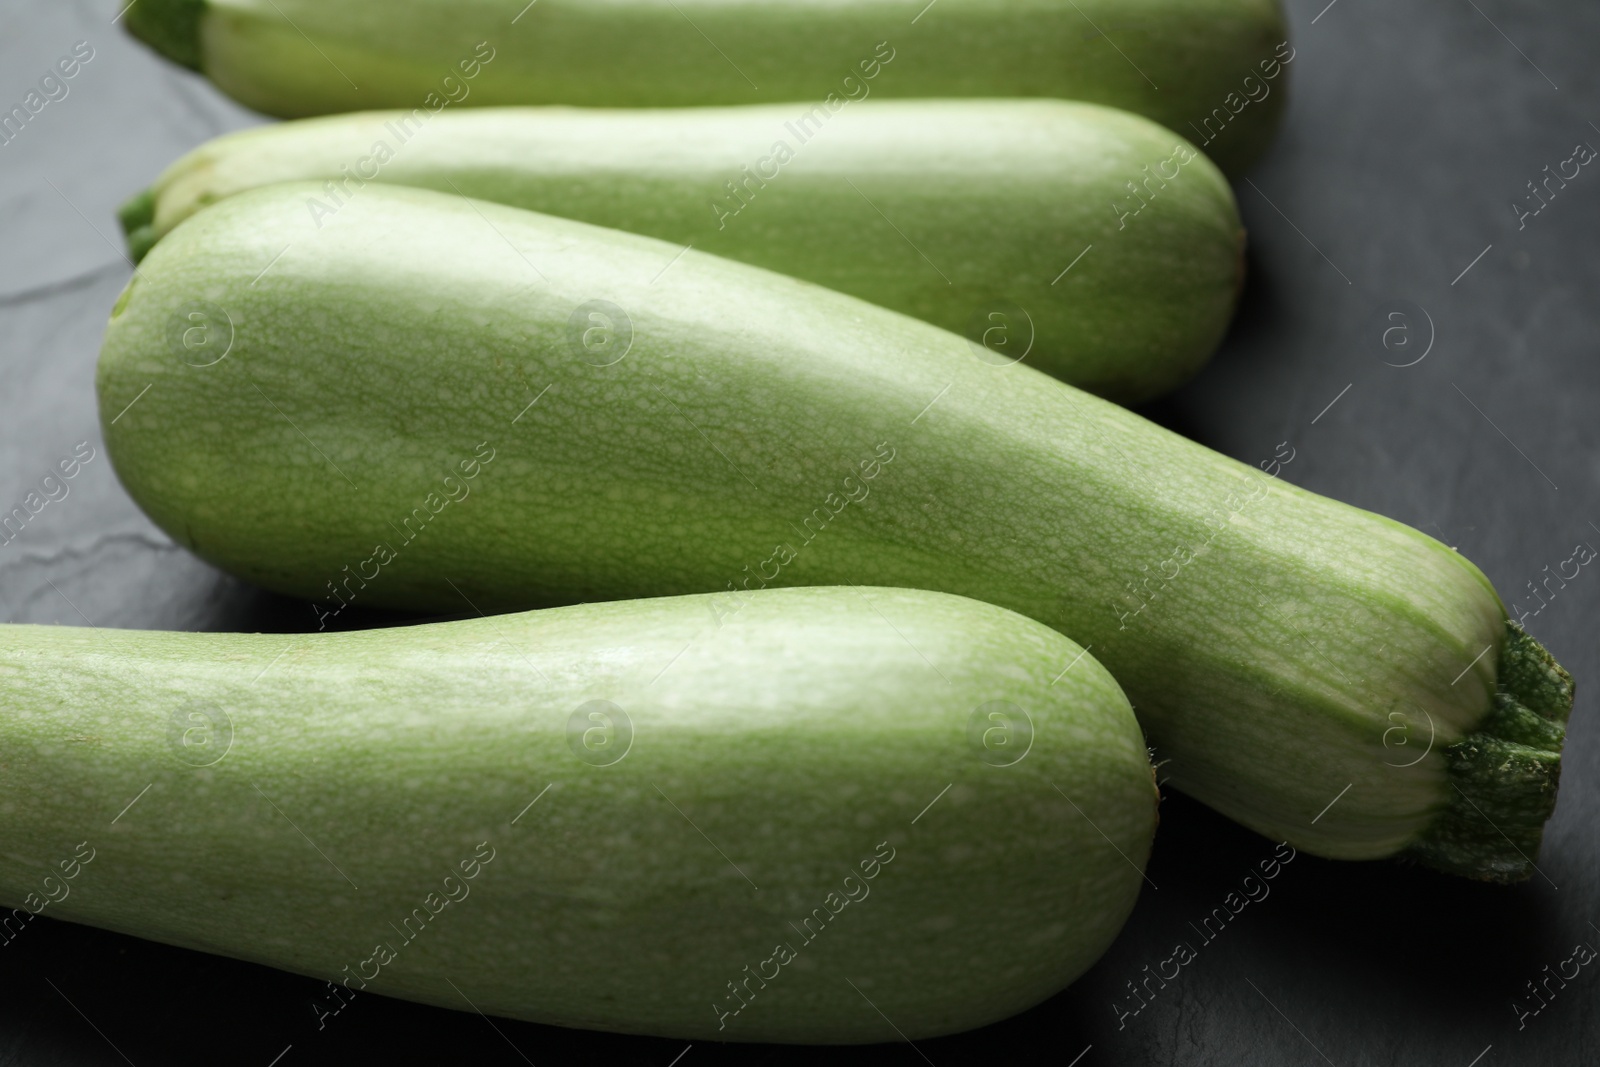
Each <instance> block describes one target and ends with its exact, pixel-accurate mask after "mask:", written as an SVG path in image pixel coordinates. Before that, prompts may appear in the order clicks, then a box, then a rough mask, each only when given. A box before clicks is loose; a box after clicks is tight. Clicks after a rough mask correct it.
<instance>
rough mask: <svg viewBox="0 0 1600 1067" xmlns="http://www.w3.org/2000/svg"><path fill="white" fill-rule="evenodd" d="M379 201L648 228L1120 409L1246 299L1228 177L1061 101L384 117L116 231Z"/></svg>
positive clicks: (1162, 133)
mask: <svg viewBox="0 0 1600 1067" xmlns="http://www.w3.org/2000/svg"><path fill="white" fill-rule="evenodd" d="M293 180H315V181H318V182H323V183H325V184H324V185H323V188H322V190H321V191H320V192H319V193H318V194H316V195H315V196H308V197H307V198H306V205H305V210H306V213H307V215H308V216H309V217H310V218H311V219H312V220H313V222H316V223H324V222H325V221H326V220H328V219H330V218H332V217H333V216H334V215H335V214H336V213H337V212H339V211H340V210H342V208H343V205H344V204H346V203H347V202H348V201H349V200H351V199H353V198H355V197H357V196H360V195H362V193H363V191H364V190H365V189H366V188H367V187H368V185H369V183H371V182H384V183H395V184H400V185H412V186H418V187H422V188H430V189H436V190H438V191H440V192H444V193H459V194H462V195H465V196H470V197H475V198H478V199H483V200H493V201H496V202H497V203H504V204H511V205H513V206H516V207H525V208H531V209H533V210H536V211H542V212H546V213H548V214H552V215H562V216H565V217H567V218H575V219H581V220H583V221H585V222H592V223H595V224H597V225H601V226H612V227H615V228H617V229H622V230H631V231H633V232H635V233H643V234H648V235H649V236H651V237H659V238H662V239H663V240H667V241H672V242H675V243H676V244H678V245H679V246H691V245H692V246H693V247H694V248H695V249H696V250H698V251H702V252H714V253H716V254H718V255H723V256H727V257H729V258H731V259H737V260H740V261H742V262H746V263H753V264H755V265H756V266H760V267H767V268H768V269H771V270H775V271H778V272H780V273H783V274H792V275H794V276H796V277H799V278H804V279H806V280H807V281H813V282H817V283H818V284H820V285H826V286H828V287H829V288H832V289H838V290H840V291H841V292H846V293H850V294H851V295H853V296H859V297H861V298H862V299H865V300H869V301H871V302H872V303H875V304H881V305H883V306H884V307H888V308H892V309H893V310H896V311H901V312H904V313H906V314H908V315H914V316H916V317H917V318H920V319H925V320H927V321H929V322H932V323H935V324H937V325H939V326H943V327H945V328H946V329H949V330H952V331H954V332H956V333H961V334H963V335H965V336H967V337H969V338H970V339H972V340H974V341H976V342H978V343H986V344H987V345H988V347H989V348H990V349H991V351H992V358H994V359H995V360H996V361H997V362H998V361H1002V360H1011V359H1024V360H1026V361H1027V362H1028V364H1029V365H1030V366H1033V367H1037V368H1039V369H1041V370H1043V371H1045V372H1047V373H1050V374H1053V375H1055V376H1057V377H1060V378H1063V379H1065V380H1067V381H1070V382H1072V383H1073V384H1075V385H1078V386H1081V387H1083V388H1086V389H1090V390H1092V391H1094V392H1097V393H1099V394H1101V395H1103V396H1107V397H1109V398H1111V399H1115V400H1119V401H1123V402H1133V401H1140V400H1148V399H1150V398H1152V397H1154V396H1156V395H1159V394H1160V393H1163V392H1166V391H1168V390H1170V389H1172V388H1174V387H1176V386H1177V385H1179V384H1181V383H1182V382H1183V381H1185V380H1187V379H1188V378H1189V377H1190V376H1191V375H1192V374H1194V373H1195V372H1196V371H1197V370H1199V369H1200V367H1201V366H1202V365H1203V364H1204V363H1205V361H1206V360H1207V359H1208V358H1210V356H1211V353H1212V352H1213V351H1214V350H1215V348H1216V346H1217V344H1218V342H1220V341H1221V339H1222V335H1223V333H1224V332H1225V331H1226V330H1227V327H1228V321H1229V319H1230V318H1231V316H1232V314H1233V308H1234V303H1235V300H1236V298H1237V295H1238V292H1239V287H1240V284H1241V282H1242V280H1243V279H1242V274H1243V269H1244V259H1243V255H1242V243H1243V238H1244V231H1243V228H1242V226H1241V224H1240V222H1239V215H1238V210H1237V208H1236V206H1235V204H1234V200H1233V194H1232V192H1231V191H1230V190H1229V188H1228V183H1227V181H1226V180H1225V179H1224V178H1223V177H1222V175H1221V173H1219V172H1218V171H1217V169H1216V168H1215V167H1214V166H1212V165H1211V163H1210V161H1208V160H1207V159H1206V158H1205V157H1204V156H1202V155H1200V153H1199V152H1198V151H1197V150H1196V149H1195V148H1194V147H1193V146H1192V145H1190V144H1189V142H1188V141H1186V140H1184V139H1183V138H1181V137H1178V136H1176V135H1174V134H1172V133H1170V132H1169V131H1167V130H1164V129H1162V128H1161V127H1159V126H1157V125H1156V124H1154V123H1152V122H1149V121H1148V120H1145V119H1142V118H1139V117H1138V116H1136V115H1131V114H1128V113H1127V112H1122V111H1117V110H1114V109H1111V108H1103V107H1098V106H1095V105H1092V104H1078V103H1068V102H1066V101H1057V100H1006V101H997V100H964V101H924V100H908V101H883V102H880V101H876V100H871V101H866V102H864V103H861V104H856V105H852V106H851V107H849V108H845V109H843V110H841V111H839V112H838V113H837V114H835V115H830V114H829V113H828V112H827V111H826V110H825V109H822V108H813V109H811V110H810V111H807V110H806V109H805V108H801V107H796V106H793V105H782V104H780V105H774V106H763V107H732V108H687V109H660V110H636V111H610V110H598V111H595V110H579V109H572V108H487V109H478V110H461V111H454V112H446V113H444V114H441V115H439V116H437V117H431V116H429V115H428V114H427V113H426V112H424V111H421V110H418V111H414V112H377V113H370V114H360V115H341V116H336V117H331V118H322V119H308V120H304V121H301V122H291V123H281V124H277V125H272V126H264V127H258V128H255V129H251V130H246V131H243V132H241V133H236V134H231V135H229V136H226V137H222V138H219V139H218V140H216V141H213V142H211V143H209V144H206V145H203V146H201V147H200V148H198V149H196V150H195V151H193V152H191V153H190V154H189V155H187V156H185V157H184V158H182V159H180V160H179V161H178V162H176V163H174V164H173V165H172V166H171V167H169V168H168V169H167V171H166V172H165V173H164V174H162V176H161V177H160V178H159V179H157V181H156V182H155V184H154V185H153V186H152V187H151V189H149V190H148V191H147V192H146V193H144V194H141V196H139V197H137V198H135V199H134V200H133V201H131V202H130V203H129V204H128V205H127V207H126V208H125V209H124V211H123V225H124V227H125V228H126V229H127V230H128V235H129V244H130V247H131V248H132V249H133V251H134V252H135V254H136V255H140V254H143V252H144V251H145V250H147V249H148V247H149V246H150V244H152V243H153V242H154V241H156V240H159V239H160V237H161V236H162V235H163V234H165V233H167V232H168V231H170V230H171V229H172V227H173V226H175V225H177V224H178V223H179V222H181V221H183V220H184V219H185V218H188V217H189V216H190V215H192V214H193V213H194V212H196V211H198V210H200V209H202V208H203V207H205V206H206V205H208V204H212V203H215V202H217V201H219V200H222V199H225V198H227V197H229V196H232V195H234V194H236V193H238V192H241V191H243V190H245V189H251V188H256V187H258V186H261V185H266V184H270V183H273V182H283V181H293Z"/></svg>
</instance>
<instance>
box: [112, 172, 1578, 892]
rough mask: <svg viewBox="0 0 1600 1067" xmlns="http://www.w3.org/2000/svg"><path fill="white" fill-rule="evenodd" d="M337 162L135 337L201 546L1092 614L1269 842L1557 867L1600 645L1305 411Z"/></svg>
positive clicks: (157, 507)
mask: <svg viewBox="0 0 1600 1067" xmlns="http://www.w3.org/2000/svg"><path fill="white" fill-rule="evenodd" d="M315 188H316V187H315V186H311V187H305V186H293V185H284V186H275V187H271V188H268V189H262V190H255V191H252V192H247V193H243V194H240V195H239V196H236V197H232V198H230V199H228V200H227V201H224V202H223V203H221V204H219V205H217V206H216V207H215V208H212V209H210V210H208V211H204V212H201V213H200V214H198V215H196V216H195V217H193V218H192V219H190V220H189V221H187V222H185V223H184V224H183V225H181V226H179V227H178V228H177V229H176V230H174V231H173V232H172V233H171V234H170V235H168V236H167V237H166V238H165V239H164V240H162V242H161V243H160V244H159V245H157V246H156V248H155V250H154V251H153V252H152V253H151V254H150V256H149V257H148V258H147V259H146V261H145V263H144V265H143V267H142V268H141V271H140V275H139V276H138V277H136V278H135V279H134V280H133V281H132V282H131V283H130V285H129V289H128V291H127V292H126V293H125V294H124V295H123V297H122V298H121V299H120V301H119V303H118V306H117V308H116V310H115V311H114V312H113V317H112V321H111V324H110V326H109V329H108V331H107V334H106V341H105V347H104V350H103V353H102V356H101V363H100V368H99V378H98V384H99V392H100V410H101V413H102V425H103V429H104V432H105V438H106V445H107V449H108V452H109V454H110V456H111V458H112V461H113V463H114V464H115V466H116V469H117V470H118V472H119V473H120V475H121V477H122V479H123V482H124V484H125V485H126V486H127V487H128V489H129V491H130V492H131V493H132V495H133V497H134V499H136V500H137V501H138V502H139V503H140V504H141V505H142V506H143V507H144V509H145V510H146V511H147V512H148V513H149V515H150V516H151V517H152V518H153V519H154V520H155V521H156V522H157V523H158V524H159V525H160V526H161V527H162V528H163V529H165V530H167V531H168V532H169V533H170V534H171V535H172V536H173V537H174V538H176V539H177V540H179V541H180V542H181V543H183V544H184V545H186V546H188V547H190V548H191V549H193V550H194V551H195V552H197V553H198V554H200V555H201V556H203V557H205V558H206V559H209V560H211V561H213V562H215V563H217V564H218V565H220V566H222V567H225V568H227V569H228V570H230V571H232V572H234V573H236V574H238V575H240V576H242V577H244V578H247V579H249V580H252V581H255V582H258V583H260V584H262V585H265V586H268V587H270V588H273V589H277V590H281V591H283V592H287V593H292V594H297V595H300V596H306V597H315V598H320V599H322V600H324V601H325V602H326V606H325V607H323V608H320V609H318V610H319V611H321V612H324V613H327V612H332V611H336V610H342V606H343V605H345V604H348V603H356V604H363V605H397V606H398V605H404V606H410V607H422V608H443V609H447V610H459V609H461V608H462V607H463V606H464V602H463V598H464V597H470V598H471V600H472V602H473V603H476V604H479V605H489V604H494V605H501V606H513V605H528V604H535V603H542V602H559V601H580V600H599V599H617V598H625V597H632V596H641V595H656V594H672V593H684V592H692V591H702V592H704V591H715V590H722V591H724V594H723V604H724V607H723V608H722V610H723V612H724V613H736V611H737V610H738V606H739V605H740V604H742V603H743V602H744V597H745V590H747V589H755V588H760V587H761V586H762V585H768V584H778V585H834V584H840V583H871V584H874V585H884V586H910V587H921V588H937V589H940V590H943V591H945V592H952V593H960V594H963V595H967V596H972V597H975V598H978V599H982V600H986V601H989V602H991V603H995V604H999V605H1001V606H1004V607H1008V608H1010V609H1012V610H1014V611H1019V612H1021V613H1022V614H1025V615H1029V616H1031V617H1032V618H1035V619H1038V620H1039V621H1041V622H1044V623H1047V624H1049V625H1050V626H1053V627H1056V628H1057V629H1059V630H1061V631H1062V632H1063V633H1066V634H1068V635H1070V636H1072V637H1073V638H1074V639H1075V640H1077V641H1079V642H1080V643H1082V644H1083V645H1085V646H1092V651H1093V654H1094V655H1095V656H1096V657H1097V658H1099V659H1100V660H1101V662H1103V663H1104V664H1105V665H1106V666H1107V667H1108V668H1109V669H1110V670H1111V671H1112V673H1113V674H1115V675H1116V677H1117V679H1118V680H1119V681H1120V682H1121V683H1122V686H1123V688H1124V689H1125V690H1126V691H1127V692H1128V695H1129V697H1130V698H1131V699H1132V701H1133V705H1134V707H1135V709H1136V710H1137V712H1138V714H1139V716H1140V720H1141V722H1142V723H1143V725H1144V727H1145V730H1146V732H1147V733H1148V734H1149V735H1150V737H1151V739H1152V741H1153V742H1154V743H1155V744H1156V746H1157V747H1158V749H1159V750H1160V752H1161V754H1162V755H1163V756H1164V757H1165V758H1167V759H1168V760H1169V761H1170V762H1169V763H1168V764H1167V765H1166V768H1165V773H1166V774H1167V775H1168V776H1169V780H1170V781H1171V782H1172V784H1174V785H1175V786H1177V787H1179V788H1181V789H1183V790H1185V791H1187V792H1189V793H1191V794H1193V795H1194V796H1196V797H1198V798H1199V799H1201V800H1203V801H1205V802H1206V803H1208V804H1211V805H1213V806H1214V807H1216V808H1218V809H1219V810H1221V811H1223V812H1225V813H1226V814H1228V815H1230V816H1232V817H1234V818H1236V819H1238V820H1240V821H1241V822H1244V823H1245V824H1246V825H1248V826H1251V827H1254V828H1256V829H1258V830H1260V831H1261V832H1262V833H1264V834H1267V835H1269V836H1271V837H1273V838H1274V839H1276V840H1288V841H1289V842H1290V843H1291V844H1293V845H1294V846H1295V847H1297V848H1302V849H1304V850H1306V851H1310V852H1314V853H1318V854H1320V855H1325V856H1332V857H1342V858H1352V859H1361V858H1374V857H1381V856H1390V855H1396V854H1402V853H1404V854H1407V855H1409V856H1412V857H1416V858H1419V859H1422V860H1424V861H1425V862H1428V863H1431V864H1433V865H1434V866H1437V867H1440V868H1442V869H1446V870H1452V871H1457V872H1460V873H1463V874H1468V875H1472V876H1476V877H1481V878H1489V879H1505V880H1514V879H1517V878H1521V877H1525V876H1526V875H1527V874H1528V872H1529V871H1530V870H1531V862H1532V857H1533V856H1535V855H1536V853H1537V848H1538V842H1539V838H1540V833H1541V830H1542V827H1543V824H1544V821H1545V819H1546V818H1547V816H1548V815H1549V813H1550V810H1551V808H1552V806H1553V805H1554V802H1555V787H1556V776H1557V771H1558V769H1559V753H1560V747H1561V740H1562V729H1563V727H1562V724H1563V722H1564V720H1565V717H1566V713H1567V709H1568V708H1569V707H1570V702H1571V687H1570V681H1569V680H1567V679H1566V677H1565V675H1563V674H1562V673H1561V672H1560V670H1559V668H1557V667H1555V666H1554V665H1553V664H1552V663H1550V662H1549V660H1548V657H1546V656H1545V655H1544V654H1543V651H1542V650H1541V649H1539V648H1538V646H1537V645H1536V644H1535V643H1534V642H1532V640H1531V639H1529V638H1527V637H1526V636H1524V635H1522V634H1520V633H1518V632H1517V631H1515V630H1508V622H1507V619H1506V614H1505V609H1504V607H1503V606H1502V604H1501V602H1500V599H1499V598H1498V597H1497V596H1496V595H1495V592H1494V590H1493V589H1492V588H1491V586H1490V584H1489V582H1488V580H1487V579H1486V578H1485V577H1484V576H1483V575H1482V574H1481V573H1480V572H1479V571H1478V569H1477V568H1476V567H1474V566H1472V564H1470V563H1468V562H1467V561H1466V560H1464V559H1462V558H1461V557H1460V556H1459V555H1458V554H1456V553H1455V552H1454V551H1452V550H1451V549H1449V548H1446V547H1445V546H1444V545H1441V544H1439V543H1438V542H1436V541H1434V540H1432V539H1431V538H1428V537H1426V536H1424V535H1422V534H1420V533H1418V532H1417V531H1415V530H1412V529H1409V528H1407V527H1405V526H1402V525H1400V524H1398V523H1395V522H1392V521H1390V520H1387V519H1384V518H1381V517H1379V516H1377V515H1373V514H1370V513H1368V512H1364V511H1360V510H1357V509H1355V508H1352V507H1348V506H1346V505H1344V504H1340V503H1338V502H1336V501H1333V500H1329V499H1326V498H1323V497H1319V496H1317V495H1315V494H1312V493H1309V492H1305V491H1303V490H1300V489H1298V488H1296V487H1294V486H1293V485H1290V484H1288V483H1286V482H1285V481H1283V480H1282V479H1278V478H1274V477H1272V476H1271V475H1272V474H1276V473H1277V472H1278V471H1279V470H1280V469H1281V464H1282V463H1283V462H1287V461H1290V460H1292V458H1293V452H1292V448H1293V446H1292V445H1287V444H1286V445H1284V446H1282V447H1281V448H1279V449H1278V451H1277V455H1276V456H1275V457H1273V458H1271V459H1263V460H1262V461H1261V466H1262V467H1263V468H1266V469H1265V470H1262V469H1256V468H1254V467H1249V466H1246V465H1244V464H1241V463H1238V462H1235V461H1234V460H1232V459H1228V458H1226V457H1224V456H1220V455H1218V454H1216V453H1214V452H1211V451H1209V450H1207V449H1205V448H1203V447H1201V446H1199V445H1197V444H1194V443H1193V442H1190V441H1187V440H1185V439H1183V438H1181V437H1179V436H1177V435H1175V434H1173V433H1170V432H1168V431H1166V430H1164V429H1162V428H1160V427H1158V426H1156V425H1154V424H1152V423H1150V422H1147V421H1145V420H1144V419H1141V418H1139V417H1138V416H1136V415H1134V414H1132V413H1130V412H1128V411H1127V410H1125V409H1122V408H1118V407H1116V406H1114V405H1112V404H1109V403H1106V402H1105V401H1102V400H1099V399H1097V398H1095V397H1092V396H1090V395H1089V394H1087V393H1084V392H1081V391H1079V390H1077V389H1074V388H1072V387H1070V386H1067V385H1063V384H1061V383H1059V382H1056V381H1053V380H1051V379H1050V378H1047V377H1045V376H1044V375H1042V374H1039V373H1038V372H1036V371H1033V370H1031V369H1030V368H1028V367H1026V366H1017V365H1011V366H1003V367H1002V366H995V365H994V364H992V363H990V362H986V361H985V360H983V359H980V358H978V356H977V355H975V354H974V351H973V349H972V346H971V345H970V344H969V343H968V342H967V341H965V340H963V339H962V338H959V337H957V336H955V335H953V334H950V333H947V332H946V331H943V330H940V329H938V328H936V327H933V326H929V325H927V324H926V323H922V322H918V321H916V320H914V319H910V318H906V317H904V316H900V315H896V314H894V313H892V312H888V311H884V310H883V309H881V308H877V307H874V306H872V305H869V304H865V303H862V302H861V301H858V300H855V299H853V298H851V297H847V296H843V295H840V294H838V293H835V292H832V291H830V290H826V289H822V288H819V287H816V286H811V285H807V284H805V283H803V282H799V281H795V280H794V279H791V278H787V277H783V276H780V275H777V274H772V273H769V272H766V271H762V270H758V269H756V268H753V267H749V266H745V265H743V264H739V263H733V262H730V261H728V260H725V259H721V258H719V257H715V256H705V255H701V254H699V253H697V252H692V251H691V252H688V253H682V254H681V255H680V253H681V252H682V250H681V249H679V248H677V247H675V246H673V245H670V244H666V243H663V242H659V241H653V240H650V239H648V238H644V237H639V236H637V235H633V234H626V233H621V232H618V231H614V230H604V229H600V228H597V227H592V226H588V225H586V224H584V223H579V222H573V221H570V220H565V219H556V218H551V217H548V216H542V215H536V214H534V213H531V212H522V211H518V210H516V209H513V208H506V207H500V206H497V205H491V204H484V203H477V202H471V201H467V200H464V199H462V198H460V197H457V196H454V195H450V196H445V195H441V194H438V193H433V192H427V191H423V190H417V189H404V188H399V187H382V188H380V187H374V188H371V189H367V190H365V191H363V193H362V194H361V195H360V196H359V197H356V198H354V199H353V200H351V201H350V202H349V204H348V206H347V207H346V208H345V209H344V210H342V211H341V212H340V213H339V214H338V215H337V216H336V217H334V218H332V219H328V220H326V221H325V224H324V225H323V227H322V228H321V229H320V230H319V229H317V228H316V226H315V225H314V223H313V222H312V221H311V220H310V218H309V217H308V216H307V214H306V211H305V198H306V196H307V195H310V194H311V193H312V192H313V191H314V190H315ZM674 257H677V262H676V263H673V260H674ZM480 442H487V443H488V447H489V448H491V449H493V451H494V456H495V458H494V459H493V462H492V463H491V464H489V465H487V466H482V465H480V464H478V463H476V462H475V461H474V460H473V456H474V450H475V448H476V447H477V446H478V445H479V443H480ZM469 468H470V470H471V471H472V474H473V478H472V479H471V480H468V479H466V478H465V477H464V476H463V475H464V474H465V473H466V472H467V471H468V470H469Z"/></svg>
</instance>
